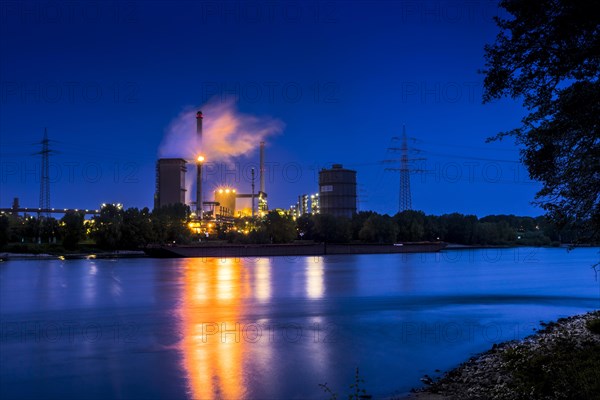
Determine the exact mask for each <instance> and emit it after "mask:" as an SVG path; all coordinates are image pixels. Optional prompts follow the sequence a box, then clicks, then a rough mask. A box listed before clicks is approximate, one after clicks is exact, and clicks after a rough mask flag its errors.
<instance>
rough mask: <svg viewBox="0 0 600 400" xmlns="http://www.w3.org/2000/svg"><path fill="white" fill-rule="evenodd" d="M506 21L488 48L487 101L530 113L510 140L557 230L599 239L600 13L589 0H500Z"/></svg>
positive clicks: (510, 134)
mask: <svg viewBox="0 0 600 400" xmlns="http://www.w3.org/2000/svg"><path fill="white" fill-rule="evenodd" d="M500 6H501V7H502V8H504V9H505V10H506V11H507V12H508V13H509V14H510V17H509V18H506V19H505V18H500V17H497V18H496V19H495V20H496V23H497V25H498V26H499V27H500V29H501V31H500V33H499V34H498V36H497V38H496V41H495V43H494V44H491V45H487V46H486V47H485V57H486V64H485V65H486V68H485V70H484V71H483V72H484V74H485V80H484V85H485V92H484V102H489V101H492V100H494V99H498V98H502V97H511V98H514V99H517V98H519V99H522V100H523V104H524V106H525V107H526V108H527V110H528V111H529V113H528V114H527V115H526V116H525V117H524V118H523V119H522V121H521V122H522V123H521V126H519V127H517V128H515V129H513V130H511V131H508V132H502V133H500V134H499V135H497V136H496V137H495V138H493V139H501V138H502V137H504V136H507V135H508V136H513V137H515V138H516V141H517V143H518V144H521V145H523V150H522V151H521V156H522V159H523V162H524V163H525V165H526V167H527V169H528V171H529V175H530V176H531V178H532V179H535V180H538V181H540V182H541V183H542V184H543V187H542V189H541V190H540V191H539V192H538V193H537V195H536V202H537V203H538V204H539V205H540V206H541V207H542V208H544V209H545V210H546V211H547V213H548V216H549V217H550V218H551V219H552V220H553V221H554V222H555V223H557V224H558V225H559V226H564V225H566V224H567V223H569V222H570V221H575V223H577V224H579V228H578V232H579V235H580V237H581V239H583V240H586V239H594V238H596V239H597V238H598V236H599V233H600V119H599V116H600V82H599V79H598V78H599V75H600V13H598V11H597V8H596V7H597V2H594V1H589V0H538V1H528V0H502V1H500Z"/></svg>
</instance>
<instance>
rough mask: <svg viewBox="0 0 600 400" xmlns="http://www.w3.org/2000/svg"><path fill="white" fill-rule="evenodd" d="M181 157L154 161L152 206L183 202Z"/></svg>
mask: <svg viewBox="0 0 600 400" xmlns="http://www.w3.org/2000/svg"><path fill="white" fill-rule="evenodd" d="M185 163H186V161H185V160H184V159H181V158H161V159H159V160H158V162H157V163H156V193H155V195H154V207H155V208H159V207H162V206H166V205H169V204H185V192H186V189H185V172H186V170H187V169H186V167H185Z"/></svg>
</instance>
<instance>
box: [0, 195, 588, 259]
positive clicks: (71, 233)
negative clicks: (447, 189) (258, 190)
mask: <svg viewBox="0 0 600 400" xmlns="http://www.w3.org/2000/svg"><path fill="white" fill-rule="evenodd" d="M191 222H192V219H191V212H190V208H189V207H188V206H185V205H181V204H176V205H169V206H165V207H161V208H158V209H155V210H152V211H150V210H149V209H148V208H143V209H138V208H128V209H123V208H121V207H120V206H115V205H110V204H109V205H106V206H103V207H102V209H101V211H100V214H99V215H97V216H95V217H94V218H92V219H91V220H85V218H84V214H83V213H81V212H76V211H70V212H68V213H66V214H65V215H64V216H63V217H62V218H60V219H58V220H57V219H55V218H46V217H40V218H38V217H33V216H29V217H21V216H13V215H10V214H4V215H2V216H0V248H2V249H3V250H8V251H16V252H19V251H28V250H31V249H32V248H34V247H35V246H36V245H37V244H39V243H42V244H46V247H53V248H54V249H56V250H61V249H64V250H72V251H75V250H82V249H83V250H86V249H96V248H97V249H104V250H135V249H140V248H143V247H144V246H146V245H149V244H167V243H168V244H173V243H177V244H191V243H205V242H210V241H220V242H221V243H275V244H277V243H292V242H296V241H299V242H304V243H307V242H311V241H312V242H319V243H320V242H328V243H350V242H357V243H358V242H360V243H396V242H421V241H433V242H435V241H443V242H448V243H456V244H464V245H528V246H548V245H560V244H561V243H574V242H577V241H578V240H579V236H578V235H580V232H581V229H582V228H581V227H580V226H576V225H575V224H569V225H566V226H563V227H562V228H560V229H559V228H558V227H557V226H556V225H555V224H553V223H551V222H550V221H549V220H548V219H547V218H546V217H543V216H540V217H535V218H534V217H519V216H515V215H489V216H486V217H483V218H478V217H477V216H475V215H464V214H460V213H452V214H444V215H426V214H425V213H424V212H422V211H412V210H410V211H404V212H400V213H397V214H395V215H393V216H390V215H387V214H378V213H376V212H373V211H362V212H359V213H357V214H355V215H354V216H353V217H352V218H343V217H335V216H333V215H329V214H316V215H310V214H305V215H303V216H301V217H299V218H297V219H296V220H294V219H293V218H292V217H291V216H290V215H289V214H286V213H284V212H281V211H271V212H269V213H268V214H267V215H266V216H264V217H263V218H254V219H253V218H250V217H246V218H238V219H236V220H234V221H233V222H228V223H222V224H219V223H215V222H212V224H213V225H212V226H211V235H206V234H205V233H199V232H195V231H194V229H192V228H193V227H191V226H190V223H191Z"/></svg>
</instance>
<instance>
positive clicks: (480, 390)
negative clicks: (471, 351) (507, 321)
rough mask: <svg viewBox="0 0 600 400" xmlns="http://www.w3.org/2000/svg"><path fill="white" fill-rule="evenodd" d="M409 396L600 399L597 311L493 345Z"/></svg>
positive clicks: (599, 319) (599, 320) (599, 323)
mask: <svg viewBox="0 0 600 400" xmlns="http://www.w3.org/2000/svg"><path fill="white" fill-rule="evenodd" d="M422 381H423V382H424V383H426V384H427V385H429V386H428V387H426V388H422V389H417V390H416V391H415V393H413V394H411V395H410V396H409V397H408V399H421V400H423V399H502V400H504V399H600V311H594V312H590V313H587V314H583V315H576V316H572V317H569V318H561V319H559V320H558V321H557V322H555V323H549V324H546V325H545V328H544V329H543V330H540V331H539V332H537V333H536V334H534V335H532V336H529V337H527V338H525V339H523V340H521V341H510V342H505V343H502V344H499V345H494V346H493V347H492V349H490V350H489V351H487V352H485V353H482V354H479V355H478V356H475V357H473V358H471V359H469V360H468V361H467V362H465V363H463V364H461V365H460V366H458V367H457V368H455V369H453V370H451V371H449V372H447V373H446V374H445V375H444V376H443V377H442V378H440V379H439V380H437V381H434V380H433V379H432V378H430V377H429V376H427V375H426V376H425V377H424V378H422Z"/></svg>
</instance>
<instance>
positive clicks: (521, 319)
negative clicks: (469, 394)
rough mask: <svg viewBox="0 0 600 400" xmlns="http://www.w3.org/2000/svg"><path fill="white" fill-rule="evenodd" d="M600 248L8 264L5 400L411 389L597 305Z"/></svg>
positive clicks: (3, 283)
mask: <svg viewBox="0 0 600 400" xmlns="http://www.w3.org/2000/svg"><path fill="white" fill-rule="evenodd" d="M598 260H599V249H597V248H588V249H576V250H574V251H572V252H567V251H566V250H565V249H535V248H519V249H503V250H463V251H445V252H442V253H439V254H410V255H401V254H394V255H358V256H356V255H347V256H326V257H289V258H285V257H274V258H255V259H252V258H251V259H170V260H164V259H161V260H159V259H123V260H73V261H58V260H57V261H40V262H34V261H21V262H18V261H11V262H5V263H2V264H0V317H1V321H0V329H1V330H0V397H1V398H2V399H11V398H35V399H56V398H61V399H106V398H114V397H118V398H124V399H152V398H169V399H173V398H174V399H178V398H180V399H211V398H227V399H244V398H247V399H293V398H297V399H306V398H321V399H324V398H328V397H329V396H328V395H326V394H325V393H324V392H323V391H322V390H321V389H320V388H319V386H318V384H319V383H327V384H328V386H329V387H330V388H331V389H332V390H333V391H336V392H337V393H338V395H339V396H341V397H345V396H346V394H347V393H348V386H349V385H350V384H351V383H352V382H353V377H354V373H355V368H356V367H359V368H360V374H361V376H362V377H363V378H364V379H365V381H366V383H365V386H366V388H367V390H368V391H369V392H370V393H371V394H373V395H375V396H376V397H385V396H392V395H398V394H403V393H406V392H407V391H408V390H409V389H410V388H411V387H416V386H419V385H420V381H419V378H420V377H422V376H423V375H424V374H429V375H436V372H435V370H436V369H439V370H442V371H443V370H446V369H448V368H451V367H453V366H455V365H457V364H459V363H460V362H462V361H464V360H465V359H466V358H468V357H469V356H470V355H473V354H475V353H478V352H481V351H484V350H486V349H488V348H489V347H491V345H492V344H493V343H496V342H500V341H504V340H510V339H516V338H522V337H524V336H527V335H529V334H531V333H533V329H534V328H536V327H539V322H540V321H544V320H545V321H548V320H552V319H556V318H558V317H562V316H567V315H571V314H575V313H579V312H585V311H590V310H593V309H597V308H599V306H600V284H599V283H598V280H597V279H596V276H595V272H594V270H593V269H592V268H591V265H592V264H593V263H595V262H598Z"/></svg>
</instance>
